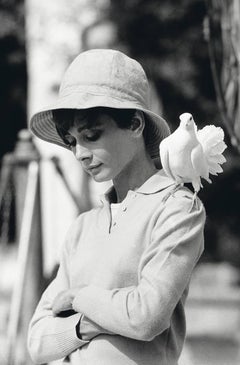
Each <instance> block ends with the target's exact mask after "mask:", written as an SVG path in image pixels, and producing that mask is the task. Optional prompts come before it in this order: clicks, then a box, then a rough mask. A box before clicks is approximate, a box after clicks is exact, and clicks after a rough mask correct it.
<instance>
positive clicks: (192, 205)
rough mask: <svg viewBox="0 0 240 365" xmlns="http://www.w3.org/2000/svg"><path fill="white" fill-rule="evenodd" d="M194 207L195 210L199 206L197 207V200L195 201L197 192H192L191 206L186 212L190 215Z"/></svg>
mask: <svg viewBox="0 0 240 365" xmlns="http://www.w3.org/2000/svg"><path fill="white" fill-rule="evenodd" d="M194 206H196V208H197V209H198V208H199V206H198V200H197V191H195V192H194V194H193V197H192V203H191V206H190V208H189V210H188V212H189V213H191V211H192V209H193V207H194Z"/></svg>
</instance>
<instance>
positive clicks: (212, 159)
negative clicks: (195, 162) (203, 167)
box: [197, 125, 227, 175]
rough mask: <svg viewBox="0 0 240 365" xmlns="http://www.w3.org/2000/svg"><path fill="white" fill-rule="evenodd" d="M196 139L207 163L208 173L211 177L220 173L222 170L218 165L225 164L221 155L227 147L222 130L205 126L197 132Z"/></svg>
mask: <svg viewBox="0 0 240 365" xmlns="http://www.w3.org/2000/svg"><path fill="white" fill-rule="evenodd" d="M197 138H198V140H199V142H200V143H201V145H202V148H203V152H204V155H205V158H206V160H207V162H208V167H209V173H210V174H212V175H217V174H218V173H221V172H222V171H223V169H222V167H221V166H220V165H222V164H223V163H224V162H226V159H225V157H224V156H223V155H222V153H223V151H224V150H225V149H226V147H227V145H226V143H225V142H224V132H223V129H222V128H220V127H216V126H215V125H207V126H205V127H204V128H202V129H200V130H199V131H198V132H197Z"/></svg>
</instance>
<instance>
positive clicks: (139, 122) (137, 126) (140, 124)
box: [130, 110, 145, 137]
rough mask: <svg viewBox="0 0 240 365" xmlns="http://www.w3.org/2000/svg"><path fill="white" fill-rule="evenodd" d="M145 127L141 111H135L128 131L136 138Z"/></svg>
mask: <svg viewBox="0 0 240 365" xmlns="http://www.w3.org/2000/svg"><path fill="white" fill-rule="evenodd" d="M144 127H145V118H144V114H143V112H142V111H141V110H136V112H135V114H134V117H133V119H132V123H131V127H130V129H131V130H132V131H133V132H134V135H135V136H136V137H138V136H142V134H143V130H144Z"/></svg>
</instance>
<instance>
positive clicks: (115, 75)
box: [59, 49, 149, 108]
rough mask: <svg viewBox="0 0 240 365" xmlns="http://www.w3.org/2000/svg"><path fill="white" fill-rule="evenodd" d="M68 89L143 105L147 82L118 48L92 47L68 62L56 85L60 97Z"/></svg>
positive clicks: (145, 99)
mask: <svg viewBox="0 0 240 365" xmlns="http://www.w3.org/2000/svg"><path fill="white" fill-rule="evenodd" d="M72 92H80V93H81V92H84V94H85V95H86V98H87V97H89V96H90V95H105V96H109V97H111V98H115V99H118V98H119V99H121V101H124V100H125V101H126V102H134V103H136V106H137V105H138V106H139V107H143V108H147V107H148V100H149V85H148V80H147V77H146V74H145V72H144V70H143V68H142V66H141V65H140V64H139V63H138V62H137V61H136V60H134V59H132V58H130V57H128V56H126V55H125V54H123V53H122V52H120V51H117V50H109V49H95V50H90V51H86V52H83V53H81V54H80V55H79V56H78V57H76V58H75V60H74V61H73V62H72V63H71V64H70V66H69V67H68V69H67V71H66V72H65V75H64V77H63V80H62V83H61V86H60V92H59V94H60V96H61V97H64V96H67V95H69V94H70V93H72Z"/></svg>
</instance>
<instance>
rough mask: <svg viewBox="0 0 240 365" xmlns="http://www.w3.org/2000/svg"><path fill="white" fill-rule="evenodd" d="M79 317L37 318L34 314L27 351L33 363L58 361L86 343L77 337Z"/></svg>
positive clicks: (76, 315)
mask: <svg viewBox="0 0 240 365" xmlns="http://www.w3.org/2000/svg"><path fill="white" fill-rule="evenodd" d="M80 317H81V315H80V314H79V313H76V314H74V315H72V316H69V317H65V318H61V317H53V316H51V315H50V314H49V315H48V316H44V317H42V318H39V315H38V312H36V314H35V315H34V317H33V319H32V321H31V323H30V326H29V333H28V349H29V353H30V355H31V357H32V359H33V361H34V362H35V363H37V364H42V363H46V362H49V361H53V360H58V359H61V358H64V357H65V356H67V355H69V354H70V353H71V352H72V351H74V350H76V349H77V348H80V347H81V346H84V345H85V344H86V343H88V341H84V340H81V339H80V338H79V337H78V336H77V332H76V326H77V324H78V322H79V319H80Z"/></svg>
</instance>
